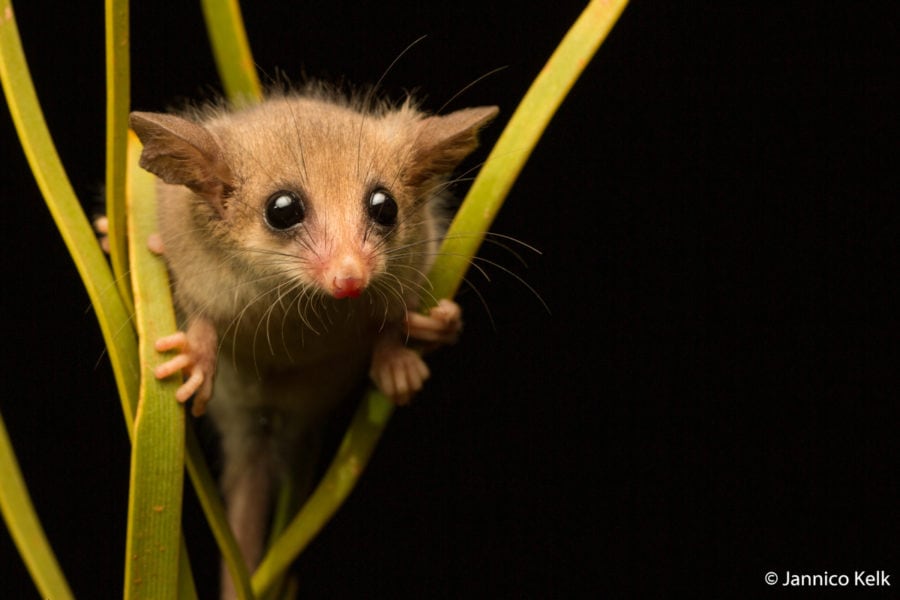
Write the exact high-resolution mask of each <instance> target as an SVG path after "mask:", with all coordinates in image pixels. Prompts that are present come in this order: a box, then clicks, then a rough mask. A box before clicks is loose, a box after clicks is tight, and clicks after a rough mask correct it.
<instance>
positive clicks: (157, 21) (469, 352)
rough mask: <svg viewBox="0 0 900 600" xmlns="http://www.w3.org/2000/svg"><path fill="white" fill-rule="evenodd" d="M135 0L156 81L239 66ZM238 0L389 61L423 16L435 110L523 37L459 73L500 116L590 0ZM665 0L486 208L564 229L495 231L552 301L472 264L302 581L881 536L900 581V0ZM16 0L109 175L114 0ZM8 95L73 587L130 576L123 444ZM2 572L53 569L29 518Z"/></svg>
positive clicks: (408, 76)
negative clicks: (33, 550) (451, 337)
mask: <svg viewBox="0 0 900 600" xmlns="http://www.w3.org/2000/svg"><path fill="white" fill-rule="evenodd" d="M89 4H90V5H89ZM135 4H136V6H134V7H133V9H132V18H133V21H132V22H133V28H132V36H133V39H132V44H133V46H132V47H133V97H132V104H133V106H134V107H135V108H136V109H141V110H163V109H165V108H166V107H167V106H169V105H171V104H173V103H178V102H179V101H181V100H184V99H188V98H204V97H209V96H210V95H211V94H214V93H215V90H216V89H217V88H216V86H217V81H218V79H217V76H216V73H215V69H214V66H213V63H212V60H211V58H210V54H209V51H208V46H207V42H206V38H205V31H204V27H203V24H202V20H201V16H200V10H199V8H198V7H197V6H194V4H193V3H174V2H172V3H149V2H139V3H135ZM163 4H167V5H168V6H165V7H164V8H160V6H161V5H163ZM246 4H247V6H245V7H244V12H245V19H246V24H247V28H248V34H249V38H250V41H251V46H252V47H253V49H254V56H255V59H256V61H257V63H258V64H259V66H260V69H261V70H262V71H263V72H264V73H267V74H269V75H275V74H276V73H277V72H278V71H279V70H282V71H283V72H284V73H286V74H287V76H288V77H290V78H293V79H299V78H300V76H301V74H302V73H303V72H304V71H305V72H306V73H308V74H309V75H311V76H314V77H320V78H325V79H329V80H335V79H337V78H340V77H345V78H346V79H347V80H348V81H352V82H358V83H363V84H365V83H374V82H375V81H376V80H377V79H378V78H379V77H380V76H381V74H382V73H383V72H384V71H385V68H386V67H387V65H389V64H390V63H391V61H393V59H394V58H395V57H396V56H397V55H398V54H399V53H400V51H401V50H402V49H403V48H404V47H406V46H407V45H408V44H409V43H411V42H412V41H413V40H415V39H416V38H418V37H419V36H420V35H423V34H428V37H427V38H426V39H425V40H424V41H422V42H421V43H419V44H418V45H416V46H415V47H414V48H413V49H412V50H410V51H409V53H408V54H406V55H405V56H404V57H403V58H402V59H401V60H400V61H399V62H398V64H397V65H396V66H395V67H394V68H393V69H392V70H391V71H390V72H389V73H388V74H387V76H386V77H385V79H384V82H383V86H384V88H385V89H386V90H387V91H388V92H389V94H390V95H391V96H392V97H394V98H401V97H402V95H403V93H404V90H408V89H415V90H419V91H420V93H419V95H420V96H422V97H424V98H425V107H426V108H428V109H431V110H437V109H438V108H440V107H441V105H442V104H444V102H445V101H446V100H447V99H449V98H450V97H451V96H453V95H454V94H455V93H456V92H457V91H458V90H460V89H461V88H463V87H464V86H466V85H467V84H468V83H470V82H471V81H473V80H475V79H476V78H478V77H479V76H481V75H483V74H484V73H487V72H488V71H491V70H492V69H494V68H496V67H501V66H506V67H507V68H506V69H505V70H503V71H502V72H500V73H497V74H494V75H492V76H490V77H488V78H487V79H485V80H483V81H480V82H479V83H477V85H475V86H473V87H472V88H471V89H469V90H467V91H466V92H465V93H464V94H463V95H462V97H461V98H460V99H459V100H457V101H455V102H454V103H453V104H452V105H451V106H450V109H453V108H461V107H463V106H467V105H479V104H498V105H499V106H500V107H501V109H502V116H501V118H500V119H499V120H498V121H497V122H495V124H494V125H493V126H491V127H490V128H489V129H488V130H487V132H486V134H485V136H484V138H483V139H484V142H485V147H488V148H489V147H490V145H491V144H492V143H493V142H494V141H495V139H496V137H497V135H498V134H499V132H500V131H501V129H502V126H503V125H504V124H505V122H506V120H507V119H508V118H509V116H510V115H511V114H512V111H513V110H514V108H515V106H516V103H517V101H518V99H519V98H520V97H521V96H522V94H523V93H524V92H525V90H526V89H527V86H528V84H529V83H530V81H531V80H532V79H533V77H534V76H535V75H536V74H537V72H538V71H539V69H540V67H541V66H542V64H543V62H544V61H545V60H546V58H547V57H548V56H549V54H550V52H551V51H552V49H553V48H554V47H555V45H556V43H557V42H558V40H559V39H561V37H562V35H563V34H564V32H565V31H566V29H567V27H568V25H569V24H570V23H571V22H572V21H574V19H575V17H576V16H577V15H578V13H579V11H580V9H581V6H582V5H581V3H580V2H570V1H563V2H553V3H546V4H545V5H542V6H538V5H537V4H528V3H521V4H520V5H518V6H510V5H502V4H492V3H485V2H475V1H468V0H466V1H457V2H453V3H450V4H449V5H444V4H445V3H440V8H438V6H439V5H438V4H437V3H435V4H426V3H419V2H416V3H413V2H399V3H383V2H359V3H342V2H331V3H314V5H312V6H304V5H302V4H300V3H298V4H297V5H296V6H295V5H293V4H292V3H289V2H282V3H278V4H277V5H274V3H262V2H260V3H249V2H248V3H246ZM251 4H252V5H251ZM673 4H675V3H653V2H636V3H634V4H633V5H632V6H630V7H629V8H628V9H626V12H625V14H624V15H623V17H622V19H621V20H620V22H619V23H618V25H616V27H615V29H614V30H613V32H612V34H611V36H610V38H609V40H608V41H607V42H606V44H605V45H604V46H603V47H602V48H601V49H600V51H599V53H598V55H597V57H596V58H595V60H594V61H593V62H592V63H591V64H590V65H589V66H588V68H587V70H586V72H585V74H584V76H583V78H582V79H581V81H580V82H579V83H578V84H577V85H576V87H575V88H574V90H573V92H572V94H571V96H570V97H569V99H568V100H567V101H566V103H565V104H564V105H563V106H562V108H561V109H560V111H559V113H558V115H557V117H556V118H555V119H554V121H553V122H552V123H551V126H550V127H549V129H548V130H547V132H546V135H545V136H544V138H543V140H542V141H541V143H540V145H539V147H538V148H537V150H536V151H535V153H534V154H533V156H532V158H531V160H530V162H529V163H528V165H527V166H526V169H525V171H524V173H523V174H522V176H521V178H520V179H519V181H518V183H517V184H516V186H515V188H514V189H513V191H512V194H511V196H510V198H509V200H508V202H507V205H506V207H505V208H504V210H503V212H502V213H501V215H500V218H499V219H498V221H497V222H496V224H495V226H494V231H497V232H499V233H503V234H508V235H512V236H515V237H516V238H519V239H521V240H523V241H525V242H527V243H529V244H532V245H534V246H536V247H538V248H540V249H541V251H542V252H543V255H541V256H535V255H530V256H528V257H527V260H528V263H529V265H530V266H529V268H527V269H526V268H523V267H521V266H519V265H518V263H517V261H516V260H515V259H514V258H512V257H511V256H509V255H508V254H506V253H504V252H502V251H495V250H490V251H488V250H486V251H485V253H484V255H485V256H486V257H488V258H490V259H492V260H496V261H498V262H499V263H500V264H501V265H502V266H504V267H506V268H510V269H512V270H513V271H514V272H515V273H516V274H518V275H519V276H520V277H522V278H523V279H524V280H525V281H526V282H527V283H528V285H529V286H531V287H533V288H534V289H535V290H537V292H538V293H539V294H540V296H541V297H542V298H543V300H544V301H545V302H546V303H547V304H548V305H549V307H550V310H551V313H550V314H548V313H547V312H546V311H545V310H544V309H543V307H542V305H541V302H540V301H538V300H537V299H536V298H535V296H534V294H532V293H531V292H530V291H529V290H528V289H527V287H526V286H525V285H523V284H522V283H520V282H518V281H517V280H516V279H515V278H514V277H511V276H508V275H506V274H504V272H503V271H502V270H500V269H498V268H491V269H489V271H490V274H491V281H490V282H486V281H484V280H483V279H481V278H480V277H478V276H473V281H474V282H475V285H476V287H477V288H478V290H479V292H480V293H481V294H482V295H483V296H484V297H485V303H486V305H487V309H486V308H485V307H484V306H483V305H482V303H481V302H480V301H479V299H478V297H477V295H475V294H473V293H471V292H470V293H465V294H463V295H462V296H461V298H460V301H461V303H462V304H463V306H464V310H465V311H466V317H467V325H466V333H465V335H464V337H463V340H462V342H461V343H460V344H459V345H458V346H457V347H455V348H453V349H450V350H445V351H443V352H441V353H439V354H437V355H435V356H434V357H433V360H432V365H433V371H434V376H433V379H432V381H431V382H430V383H429V386H428V389H427V391H426V392H425V393H423V394H422V395H421V396H420V397H419V398H418V401H417V402H416V404H415V405H414V406H413V407H411V408H409V409H404V410H401V411H399V412H398V413H397V414H396V416H395V417H394V419H393V421H392V423H391V425H390V427H389V429H388V431H387V433H386V435H385V437H384V439H383V441H382V443H381V444H380V446H379V448H378V450H377V452H376V455H375V457H374V459H373V461H372V463H371V465H370V468H369V470H368V471H367V473H366V475H365V477H363V479H362V481H361V483H360V485H359V486H358V488H357V490H356V491H355V492H354V493H353V495H352V497H351V498H350V500H349V501H348V503H347V504H346V505H345V507H344V508H342V509H341V511H340V512H339V514H338V515H337V517H336V518H335V519H334V520H333V521H332V522H331V523H330V524H329V525H328V527H327V528H326V529H325V531H324V532H323V533H322V534H321V536H320V537H319V538H318V539H317V540H316V541H315V542H314V543H313V544H312V546H311V547H310V548H309V550H308V551H307V552H306V553H305V554H304V555H303V556H302V557H301V559H300V564H299V567H298V569H299V573H300V578H301V590H302V593H303V595H305V597H309V598H324V597H390V598H396V597H472V596H482V595H484V596H487V595H490V596H496V597H533V598H539V597H540V598H546V597H576V596H597V595H600V596H605V597H630V596H631V597H640V598H644V597H665V596H668V595H675V594H678V595H681V594H680V593H683V592H687V593H690V594H691V595H692V596H693V597H708V598H714V597H716V598H721V597H735V596H749V597H756V598H765V597H768V596H770V595H785V596H791V597H794V596H797V595H801V596H802V595H804V594H802V593H801V592H802V591H801V590H796V589H794V590H788V593H784V592H785V590H784V589H782V588H770V587H768V586H766V584H765V583H764V581H763V578H764V575H765V573H766V572H767V571H775V572H776V573H778V574H779V575H782V576H783V574H784V572H785V571H791V572H793V573H822V572H824V571H828V572H830V573H848V574H852V573H853V571H854V570H867V571H875V570H877V569H884V570H886V571H887V572H888V573H890V574H892V575H893V578H892V583H893V584H894V587H893V589H894V590H896V588H897V586H900V551H898V546H900V545H898V534H900V519H897V518H896V517H897V507H898V505H900V491H898V483H897V475H898V467H900V460H898V454H900V441H898V440H900V436H898V435H897V418H898V408H897V406H898V398H897V391H898V383H900V378H898V375H897V368H898V359H900V352H898V335H897V334H898V327H897V318H896V316H895V305H896V299H895V294H894V280H895V278H896V277H897V273H898V269H897V267H898V260H897V257H898V252H897V242H896V240H897V232H898V226H900V219H898V214H900V213H898V211H897V209H896V208H895V203H896V200H897V192H898V185H897V184H898V182H897V177H896V173H897V166H896V163H897V147H896V144H895V141H896V132H895V131H894V130H892V128H893V127H896V121H897V111H896V102H897V72H898V66H900V65H898V60H897V55H896V54H895V53H894V52H893V45H892V44H893V43H894V42H896V37H897V33H898V31H897V23H898V11H897V9H896V8H886V9H880V8H876V6H875V5H874V4H871V3H869V4H864V5H863V4H860V5H857V4H856V3H840V4H838V3H821V6H820V3H815V2H806V3H800V4H798V3H793V4H791V5H790V6H779V7H777V8H775V7H774V5H773V6H772V7H769V8H761V7H760V5H759V4H758V3H743V5H738V3H710V4H709V5H706V6H700V5H699V4H690V5H688V3H685V4H682V5H680V6H674V5H673ZM726 4H727V7H725V5H726ZM889 5H890V3H885V6H889ZM51 7H52V8H51ZM16 9H17V16H18V20H19V27H20V29H21V32H22V36H23V39H24V44H25V48H26V52H27V55H28V57H29V60H30V64H31V67H32V71H33V74H34V78H35V80H36V86H37V90H38V93H39V96H40V98H41V101H42V103H43V107H44V110H45V112H46V115H47V119H48V122H49V125H50V128H51V131H52V132H53V134H54V136H55V139H56V142H57V145H58V149H59V152H60V154H61V157H62V160H63V162H64V164H65V166H66V167H67V169H68V171H69V173H70V176H71V179H72V182H73V185H74V187H75V189H76V191H77V193H78V194H79V196H80V197H82V198H84V199H85V201H86V202H90V198H91V197H92V196H93V195H95V194H96V193H97V190H98V189H99V184H100V183H101V182H102V180H103V164H104V162H103V161H104V157H103V145H104V134H103V126H104V117H103V110H104V92H103V54H102V51H103V47H102V43H103V32H102V25H103V13H102V3H100V2H93V3H63V4H60V3H56V2H54V3H49V2H36V1H35V2H24V1H20V2H18V3H17V6H16ZM0 128H2V131H0V142H2V145H3V149H2V163H0V164H2V168H0V185H2V187H0V197H2V201H3V202H4V212H3V214H4V216H3V235H2V242H3V256H4V257H5V258H4V259H3V260H2V261H0V264H2V265H3V277H4V279H3V281H4V286H3V287H4V293H3V302H4V309H3V339H4V343H5V346H6V356H7V358H6V359H5V360H4V361H3V362H2V365H3V381H4V382H5V386H4V387H5V389H4V393H3V394H2V397H0V409H2V412H3V416H4V419H5V420H6V423H7V426H8V428H9V429H10V433H11V436H12V440H13V443H14V444H15V448H16V451H17V453H18V456H19V459H20V461H21V463H22V467H23V470H24V471H25V473H26V476H27V479H28V483H29V486H30V490H31V493H32V495H33V498H34V501H35V504H36V506H37V509H38V510H39V512H40V515H41V517H42V520H43V523H44V526H45V527H46V530H47V533H48V535H49V538H50V540H51V541H52V543H53V545H54V547H55V548H56V551H57V553H58V557H59V559H60V562H61V564H62V567H63V569H64V571H65V573H66V575H67V577H68V578H69V580H70V583H71V584H72V587H73V588H74V591H75V593H76V595H78V596H79V597H80V598H113V597H117V596H118V595H120V593H121V591H120V590H121V585H122V578H123V575H122V573H123V563H124V559H123V554H124V524H125V515H126V503H127V481H128V480H127V477H128V475H127V470H128V462H129V445H128V441H127V438H126V434H125V430H124V427H123V424H122V419H121V416H120V411H119V405H118V400H117V398H116V395H115V389H114V385H113V383H112V376H111V373H110V369H109V366H108V363H107V362H106V360H105V357H104V356H103V343H102V340H101V338H100V335H99V330H98V327H97V326H96V321H95V318H94V315H93V314H92V312H91V310H90V308H89V302H88V300H87V296H86V294H85V293H84V292H83V290H82V287H81V284H80V282H79V280H78V277H77V274H76V272H75V269H74V266H73V265H72V263H71V261H70V259H69V258H68V257H67V254H66V252H65V249H64V247H63V245H62V242H61V241H60V240H59V237H58V234H57V233H56V231H55V228H54V225H53V224H52V221H51V219H50V217H49V214H48V212H47V210H46V208H45V207H44V205H43V203H42V201H41V198H40V195H39V193H38V191H37V188H36V186H35V185H34V182H33V180H32V178H31V176H30V174H29V172H28V170H27V166H26V163H25V161H24V158H23V155H22V153H21V150H20V148H19V147H18V145H17V142H16V139H15V135H14V131H13V128H12V125H11V121H10V119H9V116H8V113H7V112H6V111H5V109H3V114H2V115H0ZM888 146H890V149H889V148H888ZM485 155H486V154H485V152H484V151H481V152H480V153H479V154H478V155H477V156H475V157H473V160H472V161H471V163H470V164H477V162H478V161H479V160H483V159H484V157H485ZM459 191H460V192H463V191H464V188H463V189H460V190H459ZM488 309H489V311H488ZM0 484H2V482H0ZM186 519H187V520H188V521H189V524H188V525H186V530H187V532H188V535H189V544H190V546H191V553H192V559H193V564H194V568H195V572H196V574H197V578H198V581H199V582H200V585H201V587H203V588H209V589H211V588H212V587H213V586H214V584H215V580H216V573H217V568H218V559H217V557H216V553H215V548H214V546H213V544H212V542H211V538H210V536H209V534H208V533H207V531H206V528H205V526H204V525H203V524H202V523H203V521H202V517H201V516H200V515H199V512H198V509H197V508H196V504H195V503H194V502H193V500H192V499H190V498H189V500H188V503H187V506H186ZM0 581H2V588H3V590H4V593H3V595H4V596H5V597H33V596H34V595H35V592H34V591H33V589H34V588H33V587H32V585H31V583H30V581H29V579H28V575H27V573H26V571H25V569H24V567H23V566H22V563H21V561H20V559H19V558H18V557H17V555H16V552H15V550H14V548H13V546H12V543H11V541H10V539H9V536H8V535H7V534H5V533H4V534H2V535H0ZM811 591H812V592H813V593H816V594H818V593H821V592H822V590H811ZM829 591H833V592H835V595H843V596H850V595H851V594H853V595H855V597H866V598H868V597H878V596H879V593H878V592H875V591H872V590H869V591H865V592H864V591H863V590H859V589H850V590H829ZM841 591H843V592H844V593H843V594H841ZM889 591H890V590H883V591H882V592H883V593H887V592H889ZM779 592H781V593H779ZM204 597H211V596H210V594H209V591H207V592H206V594H204Z"/></svg>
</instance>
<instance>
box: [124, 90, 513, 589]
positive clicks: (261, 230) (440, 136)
mask: <svg viewBox="0 0 900 600" xmlns="http://www.w3.org/2000/svg"><path fill="white" fill-rule="evenodd" d="M362 104H363V103H362V102H361V101H360V100H358V99H357V100H345V99H341V98H337V97H334V96H329V95H328V94H327V93H326V92H323V91H321V90H318V91H313V92H311V93H307V94H305V95H302V94H300V95H296V94H295V95H292V94H284V95H276V96H273V97H271V98H269V99H268V100H266V101H265V102H263V103H262V104H259V105H256V106H251V107H249V108H244V109H242V110H239V111H229V110H227V109H223V108H221V107H213V108H207V109H202V110H197V111H194V113H193V114H190V115H186V116H183V117H179V116H173V115H165V114H154V113H133V114H132V118H131V122H132V126H133V128H134V129H135V131H136V132H137V133H138V135H139V136H140V138H141V140H142V142H143V143H144V151H143V155H142V159H141V165H142V166H143V167H144V168H146V169H147V170H149V171H151V172H153V173H155V174H156V175H157V176H158V177H159V178H160V179H161V180H162V182H161V183H160V186H159V191H160V193H159V228H160V235H161V236H162V240H163V242H164V247H165V256H166V259H167V261H168V264H169V267H170V270H171V273H172V276H173V280H174V295H175V299H176V303H177V306H178V308H179V311H180V313H181V315H182V320H183V321H184V325H185V327H186V328H187V331H188V334H187V337H188V339H189V342H190V343H192V344H193V348H192V349H191V350H190V351H191V352H193V353H195V354H196V355H197V356H195V358H196V364H197V365H199V366H198V367H197V368H198V369H202V370H204V371H205V372H206V373H205V375H206V377H207V381H206V382H205V385H204V387H201V388H200V389H199V390H198V391H197V395H196V396H195V412H202V410H203V406H205V401H206V400H207V399H208V397H209V394H210V392H211V391H212V388H211V383H212V374H213V372H215V393H214V395H213V399H212V402H211V403H210V405H209V406H210V415H211V417H212V419H213V421H214V423H215V424H216V426H217V427H218V429H219V430H220V432H221V435H222V443H223V451H224V458H225V470H224V474H223V481H222V487H223V490H224V493H225V496H226V503H227V505H228V510H229V520H230V522H231V525H232V527H233V528H234V529H235V534H236V536H237V538H238V541H239V544H240V546H241V548H242V551H243V552H244V554H245V558H246V560H247V562H248V565H249V566H250V567H254V566H255V565H256V564H258V562H259V560H260V558H261V552H262V540H263V535H264V532H265V529H266V522H267V515H268V512H269V505H270V502H271V490H272V489H273V488H274V486H275V485H276V481H277V479H278V478H279V477H281V476H282V474H283V473H284V472H285V471H286V470H288V469H290V470H293V471H295V472H296V471H301V470H302V471H304V473H303V474H300V475H299V479H303V478H304V477H306V478H307V479H308V478H309V474H310V472H311V462H312V461H313V460H314V458H315V452H314V451H313V450H310V449H309V448H310V447H312V446H313V444H312V443H311V441H310V440H311V439H312V438H314V437H315V432H316V431H317V430H318V428H319V425H320V423H321V421H322V419H323V418H324V417H325V416H326V415H327V414H328V412H329V410H331V408H333V407H334V406H335V405H336V404H337V403H338V402H339V401H340V400H341V399H342V398H343V397H344V396H346V395H347V394H348V393H349V392H350V391H351V389H352V388H353V386H354V385H355V384H356V383H357V382H358V381H359V380H360V379H361V378H362V377H364V376H365V373H366V371H367V369H368V368H369V366H370V363H371V362H372V361H373V349H374V348H388V349H389V352H382V353H380V354H379V353H378V352H376V354H377V355H380V356H387V357H391V358H389V360H393V358H392V357H394V356H396V355H399V354H402V353H403V352H404V351H405V350H404V349H403V348H402V345H403V339H402V338H403V325H402V322H403V317H404V315H405V314H406V311H407V310H410V309H415V308H416V306H417V304H418V301H419V296H420V295H422V294H427V289H426V288H425V286H424V275H425V273H426V272H427V270H428V268H429V267H430V264H431V262H432V259H433V256H434V254H435V252H436V251H437V248H438V243H439V238H440V235H441V227H440V218H439V208H440V207H439V199H440V192H441V190H442V185H443V183H444V182H445V181H446V180H447V179H448V177H449V176H450V174H451V172H452V170H453V169H454V168H455V167H456V166H457V164H458V163H459V161H461V160H462V159H463V158H464V157H465V156H466V155H467V154H468V153H469V152H471V151H472V150H473V149H474V148H475V146H476V145H477V138H476V136H477V132H478V130H479V129H480V128H481V127H482V126H484V125H485V124H486V123H487V122H488V121H490V119H492V118H493V116H494V115H495V114H496V108H493V107H482V108H472V109H465V110H461V111H457V112H454V113H451V114H449V115H446V116H427V115H425V114H423V113H421V112H419V111H418V110H417V109H416V108H414V107H413V106H412V105H411V103H409V102H407V103H406V104H404V105H402V106H400V107H398V108H390V107H387V106H383V105H379V106H377V107H374V108H370V109H367V110H363V107H362V106H361V105H362ZM378 187H380V188H383V189H385V190H388V191H389V192H390V194H391V195H392V196H393V198H394V199H395V200H396V202H397V205H398V206H399V216H398V219H397V223H396V225H395V226H393V227H390V228H385V227H379V226H375V225H373V223H372V221H371V219H370V218H369V217H368V215H367V212H366V202H367V198H368V197H369V195H370V194H371V193H372V190H373V189H375V188H378ZM279 190H289V191H296V192H297V193H298V194H300V195H301V196H302V198H303V202H304V206H305V209H306V212H305V219H304V220H303V222H302V224H300V225H298V226H297V227H295V228H293V229H290V230H287V231H280V230H275V229H273V228H272V227H270V226H269V225H268V224H267V223H266V220H265V219H264V218H263V215H264V214H265V210H266V203H267V200H268V199H269V198H270V197H271V196H272V194H273V193H275V192H277V191H279ZM342 277H351V278H353V280H354V281H361V282H362V284H361V285H362V287H364V288H365V289H364V290H363V293H362V295H361V296H360V297H358V298H344V299H335V298H334V297H332V296H333V295H334V285H335V283H334V282H336V281H338V280H340V278H342ZM192 331H193V332H204V333H202V335H200V334H197V335H194V337H193V338H192ZM185 352H186V353H187V352H188V350H185ZM217 354H219V355H220V356H221V358H219V360H218V362H217V361H216V355H217ZM407 359H408V360H410V361H413V362H414V361H416V360H420V359H418V356H417V355H414V354H412V353H410V354H409V356H408V357H407ZM377 372H378V369H377V368H376V367H375V366H373V373H376V374H377ZM376 383H379V385H380V382H379V381H378V377H377V376H376ZM412 391H415V390H414V389H413V390H412ZM223 583H224V584H225V585H226V595H228V594H229V593H231V592H232V591H233V590H230V588H228V586H229V585H230V581H228V578H227V576H226V577H225V578H224V580H223Z"/></svg>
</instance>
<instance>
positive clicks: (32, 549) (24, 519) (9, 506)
mask: <svg viewBox="0 0 900 600" xmlns="http://www.w3.org/2000/svg"><path fill="white" fill-rule="evenodd" d="M0 482H3V483H2V485H0V512H2V513H3V517H4V520H5V521H6V526H7V528H9V532H10V534H11V535H12V539H13V541H14V542H15V544H16V547H17V548H18V549H19V553H20V554H21V555H22V560H23V561H24V562H25V566H26V567H27V568H28V572H29V573H31V578H32V579H33V580H34V583H35V585H36V586H37V589H38V591H39V592H40V594H41V596H42V597H44V598H54V599H59V600H67V599H70V598H72V597H73V596H72V590H70V589H69V584H68V583H66V579H65V576H63V573H62V570H61V569H60V568H59V563H58V562H57V561H56V556H55V555H54V554H53V550H52V549H51V548H50V544H49V543H48V542H47V536H46V535H44V529H43V528H42V527H41V523H40V521H39V520H38V518H37V514H36V513H35V510H34V506H33V505H32V503H31V498H30V496H29V495H28V489H27V488H26V487H25V481H24V480H23V479H22V472H21V471H20V470H19V465H18V463H17V462H16V455H15V452H14V451H13V447H12V444H11V443H10V441H9V434H8V433H7V431H6V425H5V424H4V423H3V416H2V415H0Z"/></svg>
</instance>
